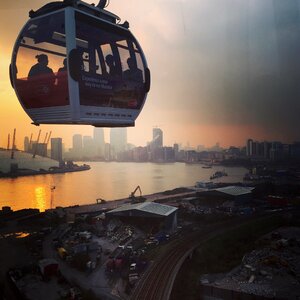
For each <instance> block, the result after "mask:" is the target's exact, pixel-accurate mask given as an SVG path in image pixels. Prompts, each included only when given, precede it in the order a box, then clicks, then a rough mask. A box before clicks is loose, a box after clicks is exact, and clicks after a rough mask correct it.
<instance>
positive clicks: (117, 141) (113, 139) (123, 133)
mask: <svg viewBox="0 0 300 300" xmlns="http://www.w3.org/2000/svg"><path fill="white" fill-rule="evenodd" d="M110 147H111V155H112V156H113V158H117V156H118V153H120V152H123V151H125V150H126V147H127V128H111V129H110Z"/></svg>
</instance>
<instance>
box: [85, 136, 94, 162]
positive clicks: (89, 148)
mask: <svg viewBox="0 0 300 300" xmlns="http://www.w3.org/2000/svg"><path fill="white" fill-rule="evenodd" d="M95 152H96V151H95V145H94V139H93V138H92V137H91V136H89V135H84V136H83V153H84V156H86V157H93V156H95V155H96V153H95Z"/></svg>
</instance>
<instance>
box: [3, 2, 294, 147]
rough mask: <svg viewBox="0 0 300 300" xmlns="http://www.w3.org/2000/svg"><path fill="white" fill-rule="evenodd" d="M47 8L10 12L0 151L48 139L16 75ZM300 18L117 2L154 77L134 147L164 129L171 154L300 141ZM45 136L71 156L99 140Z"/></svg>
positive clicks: (275, 10)
mask: <svg viewBox="0 0 300 300" xmlns="http://www.w3.org/2000/svg"><path fill="white" fill-rule="evenodd" d="M87 2H89V3H92V2H93V1H87ZM45 3H47V1H42V0H32V1H30V0H15V1H11V0H1V2H0V54H1V60H0V114H1V115H0V126H1V131H0V145H5V143H6V138H7V134H8V132H12V131H13V128H14V127H16V128H17V130H18V136H19V138H20V137H23V136H24V135H26V134H27V135H30V133H31V132H33V133H34V134H37V132H38V129H39V128H36V127H34V126H33V125H30V122H31V120H30V119H29V118H28V117H27V115H26V114H25V112H24V111H23V110H22V108H21V106H20V105H19V102H18V100H17V98H16V96H15V94H14V91H13V89H12V88H11V86H10V83H9V79H8V66H9V63H10V59H11V51H12V47H13V44H14V41H15V39H16V37H17V35H18V33H19V31H20V29H21V27H22V26H23V24H24V23H25V22H26V20H27V16H28V11H29V10H30V9H37V8H38V7H40V6H41V5H42V4H45ZM299 8H300V0H178V1H176V0H152V1H140V0H127V1H123V0H122V1H121V0H110V5H109V7H108V9H109V10H110V11H112V12H114V13H116V14H117V15H119V16H120V17H121V18H122V20H128V21H129V22H130V25H131V26H130V27H131V30H132V32H133V33H134V35H135V36H136V37H137V39H138V40H139V42H140V44H141V46H142V47H143V50H144V52H145V54H146V58H147V61H148V64H149V67H150V70H151V77H152V87H151V90H150V93H149V95H148V98H147V101H146V104H145V106H144V109H143V111H142V112H141V114H140V116H139V117H138V119H137V121H136V127H135V128H130V129H128V139H129V142H132V143H134V144H136V145H145V144H146V142H147V141H149V140H151V135H152V128H153V126H160V127H161V128H162V130H163V131H164V140H165V144H166V145H172V144H173V143H174V142H180V143H182V144H183V145H185V144H186V142H187V141H189V142H190V144H191V145H194V146H196V145H198V144H205V145H212V144H214V143H216V142H220V143H221V145H223V146H228V145H244V144H245V141H246V139H247V138H249V137H252V138H254V139H259V140H263V139H267V140H283V141H287V142H292V141H294V140H300V136H299V135H300V133H299V132H300V131H299V125H300V121H299V120H300V118H299V112H300V102H299V96H300V90H299V79H300V78H299V77H300V76H299V75H300V68H299V64H300V59H299V55H300V14H299ZM40 128H41V129H42V131H43V133H44V134H45V132H46V131H49V130H52V132H53V136H62V137H63V138H64V141H65V142H66V143H67V145H69V146H70V145H71V137H72V135H73V134H75V133H82V134H86V135H91V134H92V131H93V128H92V127H91V126H64V125H59V126H54V125H53V126H45V125H43V126H41V127H40ZM21 142H22V141H21V140H20V141H18V144H19V145H20V146H21Z"/></svg>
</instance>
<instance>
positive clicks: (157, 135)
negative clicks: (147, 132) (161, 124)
mask: <svg viewBox="0 0 300 300" xmlns="http://www.w3.org/2000/svg"><path fill="white" fill-rule="evenodd" d="M152 133H153V138H152V142H151V146H152V148H153V149H154V148H159V147H162V146H163V132H162V130H161V129H160V128H157V127H156V128H153V131H152Z"/></svg>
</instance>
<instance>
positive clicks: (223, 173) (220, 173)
mask: <svg viewBox="0 0 300 300" xmlns="http://www.w3.org/2000/svg"><path fill="white" fill-rule="evenodd" d="M223 176H228V174H227V173H226V172H225V171H224V170H223V171H216V172H215V173H214V174H213V175H212V176H210V180H213V179H216V178H220V177H223Z"/></svg>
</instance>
